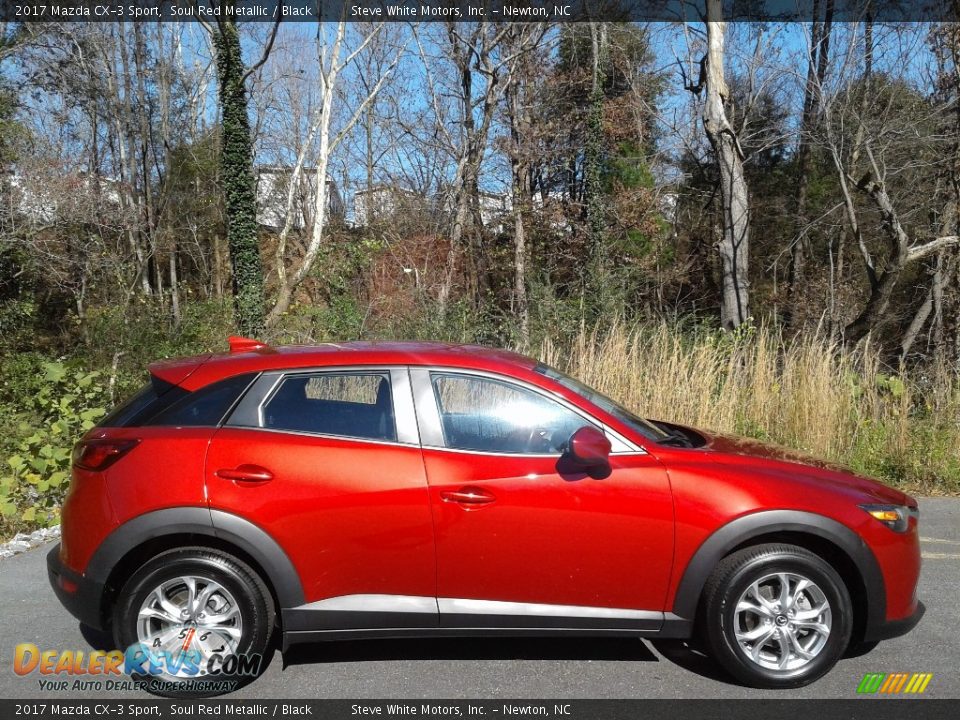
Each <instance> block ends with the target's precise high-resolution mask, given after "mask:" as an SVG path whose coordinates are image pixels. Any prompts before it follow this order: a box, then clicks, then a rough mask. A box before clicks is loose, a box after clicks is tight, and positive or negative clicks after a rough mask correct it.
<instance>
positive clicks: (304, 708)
mask: <svg viewBox="0 0 960 720" xmlns="http://www.w3.org/2000/svg"><path fill="white" fill-rule="evenodd" d="M958 704H960V703H958V702H957V701H951V700H932V699H927V700H919V699H918V700H916V701H910V700H907V701H904V700H894V699H891V700H867V699H861V700H854V699H851V700H220V699H214V700H153V701H151V700H145V701H144V700H138V701H129V700H106V699H105V700H96V701H94V700H77V701H75V702H71V701H69V700H49V701H48V700H25V701H16V700H0V717H2V718H4V720H11V719H12V718H58V717H129V718H205V717H212V718H221V717H247V718H307V717H309V718H324V719H325V720H353V719H357V718H386V717H415V718H484V719H486V718H519V717H524V718H525V717H533V718H560V719H561V720H564V719H567V720H728V719H729V720H733V719H734V718H745V719H747V718H749V719H751V720H752V718H757V717H771V718H792V717H808V716H810V717H815V718H817V720H835V719H836V720H840V719H841V718H843V719H844V720H859V719H860V718H863V720H868V719H869V720H904V718H910V717H911V716H913V715H916V716H917V717H922V718H924V719H925V720H941V719H942V720H947V718H951V720H952V718H955V717H956V716H957V711H958V709H960V707H958Z"/></svg>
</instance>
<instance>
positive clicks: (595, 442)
mask: <svg viewBox="0 0 960 720" xmlns="http://www.w3.org/2000/svg"><path fill="white" fill-rule="evenodd" d="M567 454H568V455H569V456H570V459H571V460H573V461H574V462H575V463H576V464H577V465H580V466H581V467H585V468H594V467H604V466H606V465H607V464H609V462H610V441H609V440H608V439H607V436H606V435H604V434H603V433H602V432H600V431H599V430H597V429H596V428H595V427H582V428H580V429H579V430H577V431H576V432H574V433H573V435H571V436H570V442H568V443H567Z"/></svg>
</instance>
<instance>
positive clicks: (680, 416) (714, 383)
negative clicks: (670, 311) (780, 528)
mask: <svg viewBox="0 0 960 720" xmlns="http://www.w3.org/2000/svg"><path fill="white" fill-rule="evenodd" d="M539 354H540V357H541V359H542V360H543V361H544V362H547V363H548V364H550V365H553V366H555V367H557V368H558V369H560V370H563V371H564V372H567V373H569V374H570V375H573V376H574V377H577V378H579V379H581V380H583V381H584V382H586V383H587V384H589V385H592V386H593V387H596V388H597V389H598V390H600V391H601V392H603V393H605V394H607V395H610V396H611V397H613V398H615V399H617V400H619V401H620V402H622V403H623V404H624V405H626V406H627V407H630V408H632V409H634V410H635V411H637V412H638V413H639V414H642V415H644V416H647V417H652V418H658V419H664V420H673V421H676V422H680V423H684V424H689V425H693V426H697V427H702V428H706V429H711V430H717V431H722V432H732V433H737V434H742V435H749V436H752V437H757V438H760V439H764V440H769V441H773V442H777V443H781V444H783V445H787V446H790V447H793V448H796V449H798V450H803V451H805V452H808V453H811V454H814V455H817V456H820V457H823V458H826V459H830V460H834V461H837V462H840V463H843V464H845V465H848V466H850V467H852V468H854V469H855V470H857V471H859V472H863V473H867V474H870V475H873V476H876V477H879V478H881V479H883V480H886V481H888V482H891V483H894V484H897V485H899V486H901V487H904V488H908V489H910V490H913V491H916V492H924V493H957V492H960V382H958V378H957V375H956V371H955V370H952V371H951V370H950V369H947V368H940V369H939V370H936V371H934V372H931V373H930V374H928V375H925V376H922V377H906V376H903V375H896V374H890V373H889V372H884V371H883V370H882V369H881V363H880V360H879V357H878V354H877V352H876V351H875V350H874V349H872V348H870V347H869V346H868V347H866V348H863V349H860V350H858V351H856V352H851V351H848V350H844V349H842V348H841V347H838V346H837V345H836V344H833V343H831V342H828V341H825V340H823V339H822V338H819V337H816V336H812V335H809V336H800V337H797V338H787V337H785V336H784V335H783V334H782V333H781V332H780V331H778V330H775V329H771V328H768V327H760V328H751V329H749V330H747V331H745V332H738V333H721V332H711V331H704V330H695V331H690V332H683V331H678V330H677V329H676V328H674V327H672V326H669V325H667V324H666V323H660V324H653V325H640V326H636V327H625V326H623V325H615V326H614V327H613V328H612V329H610V330H608V331H606V332H604V333H602V334H598V333H597V332H596V331H594V332H589V331H581V332H580V334H579V335H578V336H577V337H576V338H575V339H574V340H573V341H572V342H571V343H570V344H569V345H564V346H559V345H557V344H554V343H552V342H550V341H546V342H544V343H543V345H542V346H541V348H540V353H539Z"/></svg>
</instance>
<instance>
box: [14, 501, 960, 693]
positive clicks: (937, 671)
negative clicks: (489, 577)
mask: <svg viewBox="0 0 960 720" xmlns="http://www.w3.org/2000/svg"><path fill="white" fill-rule="evenodd" d="M920 507H921V536H922V538H923V543H922V546H923V557H924V563H923V573H922V575H921V580H920V597H921V598H922V599H923V601H924V602H925V604H926V606H927V614H926V616H925V617H924V619H923V621H922V622H921V623H920V625H919V626H918V627H917V628H916V629H915V630H914V631H913V632H912V633H910V634H908V635H906V636H904V637H901V638H897V639H895V640H889V641H887V642H884V643H880V644H879V645H878V646H876V647H875V648H874V649H873V650H872V651H870V652H868V653H866V654H863V655H860V656H859V657H849V658H845V659H844V660H841V662H840V663H839V664H838V665H837V667H836V668H834V669H833V671H832V672H830V674H828V675H827V676H826V677H824V678H822V679H821V680H819V681H818V682H816V683H814V684H813V685H812V686H809V687H806V688H802V689H800V690H791V691H779V692H772V691H762V690H753V689H750V688H743V687H740V686H738V685H736V684H734V683H733V682H732V681H731V680H729V679H728V678H727V677H726V675H725V674H724V672H723V670H722V669H721V668H719V667H718V666H717V665H715V664H714V663H713V662H711V661H710V660H708V659H707V658H705V657H703V656H701V655H697V654H695V653H693V652H692V651H690V650H688V649H687V648H686V647H685V646H684V645H682V644H680V643H676V642H669V643H668V642H647V641H641V640H636V639H570V640H557V639H530V638H525V639H519V640H502V639H500V640H495V639H491V640H480V639H478V640H470V639H443V640H390V641H386V640H384V641H378V640H367V641H363V642H354V643H344V642H340V643H325V644H320V645H316V646H307V647H301V648H297V649H294V650H292V651H290V652H288V653H287V654H286V656H285V657H281V655H280V653H279V652H277V653H275V654H274V655H273V657H272V659H271V662H270V664H269V666H268V668H267V670H266V673H265V674H264V675H263V676H262V677H260V678H259V679H257V680H256V681H255V682H254V683H253V684H251V685H249V686H247V687H246V688H243V689H242V690H240V691H239V692H237V693H235V694H234V695H232V696H231V698H236V699H240V698H345V699H346V698H350V699H354V698H355V699H362V698H411V699H412V698H475V699H495V698H571V699H572V698H774V697H775V698H790V697H804V698H852V697H854V696H855V690H856V687H857V685H858V684H859V682H860V680H861V678H862V677H863V675H864V674H865V673H868V672H931V673H933V674H934V677H933V680H932V681H931V682H930V685H929V686H928V688H927V691H926V693H925V695H924V697H935V698H960V642H957V631H958V625H960V610H958V591H960V499H944V498H926V499H923V500H921V505H920ZM48 548H49V546H42V547H40V548H37V549H34V550H31V551H29V552H26V553H23V554H21V555H17V556H15V557H13V558H9V559H7V560H2V561H0V697H2V698H11V699H12V698H15V699H26V698H50V699H52V698H60V699H69V698H77V697H83V696H84V694H83V693H76V692H71V691H62V692H56V691H50V690H41V689H40V687H39V684H38V676H37V674H33V675H30V676H26V677H20V676H17V675H15V674H14V672H13V670H12V667H13V653H14V647H15V646H16V645H17V644H18V643H22V642H33V643H36V645H37V646H38V647H39V648H40V649H41V650H45V649H56V650H67V649H71V650H77V649H83V650H89V649H91V647H92V646H99V647H108V644H107V643H108V641H107V640H106V639H103V638H97V637H95V636H93V635H92V634H91V633H90V631H88V630H86V629H84V630H83V631H81V628H80V626H79V625H78V623H77V622H76V621H75V620H74V619H73V618H72V617H71V616H70V615H69V614H68V613H67V612H66V611H65V610H64V609H63V608H62V607H61V606H60V605H59V603H58V602H57V600H56V598H55V597H54V595H53V592H52V591H51V590H50V588H49V587H48V585H47V578H46V567H45V553H46V551H47V549H48ZM84 633H86V636H85V634H84ZM103 695H104V694H103V693H88V694H87V696H88V697H91V698H102V697H103ZM108 695H109V693H108ZM111 697H119V698H121V699H134V698H137V697H144V698H146V697H149V696H147V695H146V694H145V693H140V692H138V691H135V690H130V691H127V692H125V693H120V694H117V693H114V694H113V695H112V696H111Z"/></svg>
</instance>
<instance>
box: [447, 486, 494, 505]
mask: <svg viewBox="0 0 960 720" xmlns="http://www.w3.org/2000/svg"><path fill="white" fill-rule="evenodd" d="M440 499H441V500H443V501H444V502H449V503H457V504H458V505H466V506H473V507H475V506H478V505H489V504H490V503H492V502H494V501H495V500H496V499H497V497H496V495H494V494H493V493H492V492H489V491H488V490H484V489H483V488H478V487H470V486H468V487H462V488H460V489H459V490H444V491H443V492H441V493H440Z"/></svg>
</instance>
